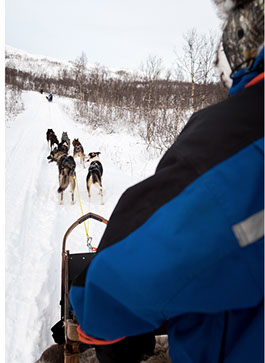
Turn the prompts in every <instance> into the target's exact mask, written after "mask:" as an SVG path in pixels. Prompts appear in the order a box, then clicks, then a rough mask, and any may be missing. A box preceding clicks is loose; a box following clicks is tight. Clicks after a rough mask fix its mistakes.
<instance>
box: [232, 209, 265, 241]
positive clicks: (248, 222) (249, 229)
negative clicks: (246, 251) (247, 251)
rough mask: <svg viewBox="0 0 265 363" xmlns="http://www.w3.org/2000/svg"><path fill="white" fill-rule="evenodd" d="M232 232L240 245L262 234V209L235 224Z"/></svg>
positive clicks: (256, 238)
mask: <svg viewBox="0 0 265 363" xmlns="http://www.w3.org/2000/svg"><path fill="white" fill-rule="evenodd" d="M232 229H233V232H234V234H235V236H236V238H237V240H238V243H239V245H240V246H241V247H246V246H248V245H249V244H251V243H254V242H256V241H257V240H258V239H260V238H261V237H263V236H264V210H262V211H260V212H258V213H256V214H253V215H252V216H251V217H249V218H247V219H245V220H244V221H242V222H240V223H237V224H235V225H234V226H233V227H232Z"/></svg>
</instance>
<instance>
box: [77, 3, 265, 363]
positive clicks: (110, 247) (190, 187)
mask: <svg viewBox="0 0 265 363" xmlns="http://www.w3.org/2000/svg"><path fill="white" fill-rule="evenodd" d="M216 3H217V5H218V6H219V7H223V8H224V9H225V11H226V16H227V18H226V24H225V26H224V30H223V36H222V46H223V51H224V54H225V56H226V60H227V62H228V64H229V66H230V71H231V80H232V86H231V88H230V91H229V97H228V98H227V99H226V100H224V101H223V102H220V103H218V104H216V105H213V106H210V107H207V108H205V109H203V110H200V111H198V112H196V113H194V114H193V116H192V117H191V118H190V120H189V122H188V123H187V125H186V127H185V128H184V129H183V131H182V132H181V134H180V135H179V136H178V137H177V139H176V141H175V143H174V144H173V145H172V146H171V148H170V149H169V150H168V151H167V152H166V154H165V155H164V157H163V158H162V159H161V161H160V163H159V165H158V167H157V169H156V172H155V174H154V175H153V176H151V177H150V178H148V179H146V180H144V181H142V182H141V183H139V184H137V185H134V186H133V187H131V188H129V189H128V190H127V191H126V192H125V193H124V194H123V195H122V197H121V198H120V200H119V202H118V204H117V206H116V208H115V209H114V211H113V213H112V215H111V218H110V220H109V223H108V226H107V228H106V230H105V233H104V235H103V237H102V239H101V242H100V244H99V248H98V251H97V253H96V255H95V257H94V259H93V260H92V262H91V263H90V265H89V266H88V267H87V269H86V270H85V271H84V272H83V273H82V274H81V275H80V277H79V278H78V279H77V280H76V281H75V282H74V283H73V285H72V287H71V290H70V301H71V304H72V306H73V309H74V311H75V314H76V318H77V321H78V324H79V336H80V340H81V341H86V339H85V337H92V338H88V340H87V341H91V342H92V343H93V344H98V346H97V357H98V359H99V361H100V362H101V363H105V362H107V363H110V362H115V363H117V362H123V363H128V362H135V363H136V362H139V361H140V360H141V359H142V358H143V355H144V354H146V350H145V347H146V346H147V345H148V344H149V345H148V349H149V350H150V351H152V349H153V348H152V341H151V340H148V339H147V340H146V345H145V343H143V344H142V347H141V344H140V343H141V342H144V340H141V339H146V337H148V334H150V336H152V334H155V331H156V329H159V328H160V327H161V326H162V325H163V324H164V323H165V322H167V324H168V325H167V334H168V341H169V355H170V359H171V361H172V362H174V363H175V362H176V363H177V362H180V363H191V362H201V363H207V362H209V363H220V362H224V363H239V362H240V363H249V362H255V363H259V362H263V345H264V342H263V340H264V335H263V329H264V328H263V300H264V281H263V269H264V252H263V251H264V224H263V221H264V185H263V176H264V82H263V80H264V78H263V77H264V48H263V39H264V30H263V26H264V15H263V11H264V3H263V1H262V0H234V1H229V2H228V1H225V0H224V1H223V0H216ZM228 5H232V6H230V8H229V7H228ZM217 63H219V65H220V63H222V62H221V59H219V60H218V61H217ZM89 339H91V340H89ZM133 339H136V340H135V347H136V352H137V353H135V354H134V353H133V352H134V349H133V348H132V345H128V347H129V348H128V349H127V350H126V342H129V344H130V342H133ZM137 339H138V342H140V343H139V345H137ZM109 343H113V344H109ZM104 347H105V348H106V349H104ZM137 347H141V348H139V349H140V351H137ZM141 349H142V350H141ZM125 353H127V355H126V358H125V355H124V356H122V354H125ZM119 354H120V355H119Z"/></svg>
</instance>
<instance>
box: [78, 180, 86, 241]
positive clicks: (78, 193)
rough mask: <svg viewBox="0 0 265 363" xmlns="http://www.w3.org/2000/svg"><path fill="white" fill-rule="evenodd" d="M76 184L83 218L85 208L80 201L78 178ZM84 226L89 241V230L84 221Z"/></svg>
mask: <svg viewBox="0 0 265 363" xmlns="http://www.w3.org/2000/svg"><path fill="white" fill-rule="evenodd" d="M75 182H76V190H77V195H78V199H79V204H80V209H81V213H82V216H83V215H84V212H83V208H82V203H81V199H80V193H79V188H78V183H77V178H76V177H75ZM84 226H85V231H86V236H87V240H89V235H88V230H87V227H86V221H84Z"/></svg>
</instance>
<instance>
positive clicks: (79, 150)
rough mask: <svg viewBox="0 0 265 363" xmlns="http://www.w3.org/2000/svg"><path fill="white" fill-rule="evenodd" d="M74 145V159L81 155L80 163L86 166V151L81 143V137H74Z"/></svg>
mask: <svg viewBox="0 0 265 363" xmlns="http://www.w3.org/2000/svg"><path fill="white" fill-rule="evenodd" d="M72 144H73V147H74V152H73V157H74V159H75V158H76V157H77V156H79V157H80V164H81V163H82V164H83V167H85V153H84V148H83V146H82V144H81V142H80V141H79V139H74V140H73V142H72Z"/></svg>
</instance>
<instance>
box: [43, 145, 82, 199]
mask: <svg viewBox="0 0 265 363" xmlns="http://www.w3.org/2000/svg"><path fill="white" fill-rule="evenodd" d="M47 159H48V160H50V161H49V162H50V163H51V162H53V161H55V162H56V163H57V165H58V169H59V188H58V190H57V192H58V193H61V201H60V204H63V192H64V190H65V189H66V188H67V187H68V185H69V184H70V186H71V194H72V204H74V191H75V167H76V164H75V161H74V158H73V157H72V156H68V155H67V153H65V152H64V151H59V150H58V148H54V149H53V150H52V151H51V152H50V155H49V156H48V157H47Z"/></svg>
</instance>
